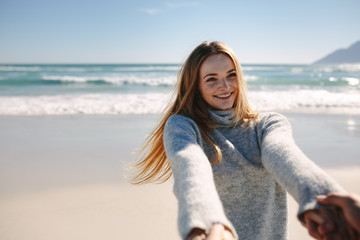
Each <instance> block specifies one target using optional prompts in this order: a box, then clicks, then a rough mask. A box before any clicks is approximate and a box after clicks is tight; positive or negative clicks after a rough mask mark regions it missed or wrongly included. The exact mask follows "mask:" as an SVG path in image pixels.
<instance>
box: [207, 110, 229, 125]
mask: <svg viewBox="0 0 360 240" xmlns="http://www.w3.org/2000/svg"><path fill="white" fill-rule="evenodd" d="M208 111H209V114H210V118H211V119H212V120H213V121H215V122H216V123H218V124H219V125H220V126H221V127H229V126H232V125H233V124H232V122H233V119H234V116H235V112H234V109H227V110H215V109H209V110H208Z"/></svg>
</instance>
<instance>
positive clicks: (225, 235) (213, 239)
mask: <svg viewBox="0 0 360 240" xmlns="http://www.w3.org/2000/svg"><path fill="white" fill-rule="evenodd" d="M234 239H235V238H234V236H233V234H232V233H231V232H230V231H229V230H228V229H226V228H225V227H224V225H222V224H214V225H213V226H212V227H211V229H210V232H209V233H207V232H205V230H203V229H200V228H194V229H193V230H191V232H190V234H189V236H188V237H187V240H234Z"/></svg>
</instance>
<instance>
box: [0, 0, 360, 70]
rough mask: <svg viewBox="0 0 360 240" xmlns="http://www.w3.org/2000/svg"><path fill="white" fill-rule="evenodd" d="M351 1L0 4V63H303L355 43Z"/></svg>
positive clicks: (359, 7)
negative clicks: (214, 49) (193, 58)
mask: <svg viewBox="0 0 360 240" xmlns="http://www.w3.org/2000/svg"><path fill="white" fill-rule="evenodd" d="M359 13H360V1H359V0H344V1H340V0H302V1H291V0H238V1H235V0H234V1H227V0H218V1H211V0H210V1H205V0H190V1H179V0H177V1H172V0H163V1H162V0H160V1H159V0H156V1H150V0H0V63H180V62H183V61H184V59H185V58H186V57H187V55H188V54H189V53H190V52H191V50H192V49H193V48H194V47H196V46H197V45H198V44H200V43H201V42H202V41H205V40H207V41H213V40H218V41H222V42H225V43H226V44H228V45H229V46H230V47H231V48H233V50H234V51H235V52H236V54H237V56H238V58H239V59H240V61H241V62H242V63H311V62H313V61H315V60H318V59H319V58H321V57H323V56H324V55H326V54H328V53H330V52H332V51H334V50H336V49H338V48H347V47H349V46H350V45H351V44H353V43H354V42H356V41H358V40H360V14H359Z"/></svg>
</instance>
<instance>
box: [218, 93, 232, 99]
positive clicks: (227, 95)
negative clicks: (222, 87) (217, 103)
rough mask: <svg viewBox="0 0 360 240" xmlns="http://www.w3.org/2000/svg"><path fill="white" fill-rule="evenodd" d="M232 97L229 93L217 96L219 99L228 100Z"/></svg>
mask: <svg viewBox="0 0 360 240" xmlns="http://www.w3.org/2000/svg"><path fill="white" fill-rule="evenodd" d="M230 95H231V93H228V94H224V95H217V97H219V98H227V97H229V96H230Z"/></svg>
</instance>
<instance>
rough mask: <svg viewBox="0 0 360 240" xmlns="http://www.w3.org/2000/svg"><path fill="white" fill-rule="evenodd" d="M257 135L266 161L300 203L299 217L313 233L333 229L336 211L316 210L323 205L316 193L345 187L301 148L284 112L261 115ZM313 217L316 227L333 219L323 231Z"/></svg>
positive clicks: (336, 190)
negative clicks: (310, 158) (295, 140)
mask: <svg viewBox="0 0 360 240" xmlns="http://www.w3.org/2000/svg"><path fill="white" fill-rule="evenodd" d="M258 136H259V143H260V146H261V153H262V162H263V165H264V166H265V168H266V169H267V170H268V171H269V172H271V173H272V174H273V176H274V177H275V179H276V180H277V182H278V183H279V184H280V185H282V187H284V188H285V189H286V190H287V191H288V192H289V193H290V194H291V195H292V196H293V197H294V199H295V200H296V201H297V202H298V203H299V211H298V217H299V220H300V221H301V222H302V223H303V225H305V226H306V227H307V228H308V230H309V233H310V234H312V236H314V235H317V234H324V233H326V232H327V231H330V232H331V231H333V230H334V228H333V227H332V226H331V225H332V224H334V222H333V221H332V219H331V217H330V216H334V215H336V214H337V213H336V212H334V210H333V209H331V208H329V209H327V210H317V209H320V208H323V206H321V205H320V204H318V203H317V201H316V197H317V196H318V195H324V194H325V195H326V194H328V193H331V192H345V190H344V189H343V188H342V187H341V186H340V185H339V184H337V183H336V182H335V181H334V180H333V179H332V178H331V177H330V176H328V175H327V174H326V173H325V172H324V171H323V170H322V169H320V168H319V167H318V166H317V165H316V164H315V163H313V162H312V161H311V160H309V159H308V158H307V157H306V156H305V154H304V153H303V152H302V151H301V150H300V149H299V148H298V146H297V145H296V144H295V142H294V140H293V137H292V131H291V126H290V123H289V122H288V120H287V119H286V118H285V117H284V116H282V115H281V114H277V113H272V114H268V115H267V116H265V117H264V118H263V119H261V121H260V122H259V124H258ZM319 216H320V218H319ZM325 219H326V220H325ZM311 221H314V222H315V223H316V222H317V223H318V224H319V225H316V227H318V226H325V225H324V223H325V221H326V222H332V223H328V228H326V227H324V228H323V229H321V230H323V231H324V232H321V231H319V230H320V229H318V228H314V224H312V223H314V222H311ZM314 231H315V232H314Z"/></svg>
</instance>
